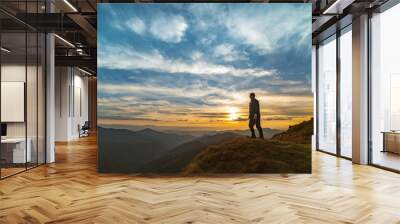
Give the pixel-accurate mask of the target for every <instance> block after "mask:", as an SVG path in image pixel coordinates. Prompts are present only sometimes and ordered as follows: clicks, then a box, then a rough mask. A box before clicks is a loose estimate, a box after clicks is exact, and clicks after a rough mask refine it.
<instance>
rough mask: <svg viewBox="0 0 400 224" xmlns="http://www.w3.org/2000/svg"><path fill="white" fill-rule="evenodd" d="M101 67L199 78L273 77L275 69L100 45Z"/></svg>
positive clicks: (99, 63) (99, 65)
mask: <svg viewBox="0 0 400 224" xmlns="http://www.w3.org/2000/svg"><path fill="white" fill-rule="evenodd" d="M98 67H100V68H108V69H122V70H133V69H142V70H153V71H157V72H167V73H190V74H197V75H232V76H245V77H251V76H256V77H261V76H271V75H274V74H275V73H276V71H275V70H273V69H270V70H268V69H263V68H256V67H252V68H235V67H234V66H232V65H220V64H214V63H209V62H206V61H203V60H197V61H194V62H186V61H184V60H181V59H169V58H166V57H164V56H163V55H162V54H161V53H160V52H159V51H157V50H153V51H150V52H141V51H138V50H136V49H134V48H133V47H131V46H118V45H111V44H107V43H100V46H99V56H98Z"/></svg>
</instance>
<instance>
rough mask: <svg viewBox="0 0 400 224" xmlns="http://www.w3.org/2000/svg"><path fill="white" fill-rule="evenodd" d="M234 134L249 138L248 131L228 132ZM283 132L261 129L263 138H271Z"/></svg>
mask: <svg viewBox="0 0 400 224" xmlns="http://www.w3.org/2000/svg"><path fill="white" fill-rule="evenodd" d="M230 132H232V133H235V134H239V135H243V136H251V134H250V130H233V131H230ZM281 132H283V131H282V130H278V129H272V128H263V134H264V138H271V137H272V136H274V135H276V134H278V133H281Z"/></svg>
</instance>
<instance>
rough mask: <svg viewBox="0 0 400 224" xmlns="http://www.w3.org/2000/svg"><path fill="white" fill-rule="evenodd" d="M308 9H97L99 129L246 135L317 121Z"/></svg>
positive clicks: (295, 6)
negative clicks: (253, 104) (256, 105)
mask: <svg viewBox="0 0 400 224" xmlns="http://www.w3.org/2000/svg"><path fill="white" fill-rule="evenodd" d="M310 73H311V5H310V4H99V5H98V81H99V83H98V88H99V89H98V117H99V125H106V126H132V127H152V128H156V129H157V127H158V128H159V129H160V130H162V129H185V128H186V129H193V130H195V129H199V130H200V129H201V130H229V129H247V128H248V127H247V123H248V121H247V117H248V104H249V96H248V95H249V93H250V92H255V93H256V97H257V98H258V99H259V101H260V105H261V114H262V115H261V118H262V125H263V127H270V128H278V129H286V128H287V127H288V125H291V124H296V123H299V122H300V121H303V120H305V119H308V118H310V117H311V116H312V111H313V98H312V93H311V74H310Z"/></svg>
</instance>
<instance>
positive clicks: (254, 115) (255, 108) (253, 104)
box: [249, 93, 264, 138]
mask: <svg viewBox="0 0 400 224" xmlns="http://www.w3.org/2000/svg"><path fill="white" fill-rule="evenodd" d="M254 125H256V128H257V130H258V134H259V135H260V138H264V134H263V130H262V128H261V116H260V103H259V102H258V100H257V99H256V94H255V93H250V104H249V128H250V131H251V137H252V138H256V134H255V133H254Z"/></svg>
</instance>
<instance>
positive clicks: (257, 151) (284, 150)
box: [183, 137, 311, 175]
mask: <svg viewBox="0 0 400 224" xmlns="http://www.w3.org/2000/svg"><path fill="white" fill-rule="evenodd" d="M310 172H311V149H310V146H309V145H304V144H294V143H288V142H280V141H274V140H262V139H251V138H243V137H239V138H235V139H233V140H229V141H226V142H223V143H221V144H219V145H214V146H210V147H208V148H207V149H206V150H204V151H202V152H201V153H199V154H198V155H197V156H196V157H195V158H194V159H193V160H192V161H191V162H190V163H189V165H188V166H186V168H185V169H184V170H183V174H186V175H190V174H213V173H215V174H217V173H310Z"/></svg>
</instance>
